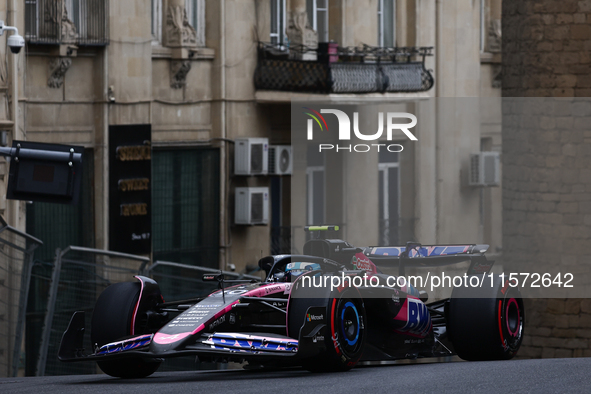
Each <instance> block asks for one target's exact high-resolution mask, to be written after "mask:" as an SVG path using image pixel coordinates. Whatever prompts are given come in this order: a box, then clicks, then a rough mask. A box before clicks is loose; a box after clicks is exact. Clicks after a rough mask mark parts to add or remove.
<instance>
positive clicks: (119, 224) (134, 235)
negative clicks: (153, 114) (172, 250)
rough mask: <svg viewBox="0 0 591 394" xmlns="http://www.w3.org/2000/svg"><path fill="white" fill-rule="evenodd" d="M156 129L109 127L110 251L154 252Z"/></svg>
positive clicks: (136, 126)
mask: <svg viewBox="0 0 591 394" xmlns="http://www.w3.org/2000/svg"><path fill="white" fill-rule="evenodd" d="M151 136H152V129H151V126H150V125H125V126H109V168H110V169H109V249H111V250H115V251H118V252H124V253H134V254H146V253H150V252H151V250H152V215H151V204H152V185H151V179H152V178H151V174H152V145H151V144H152V137H151Z"/></svg>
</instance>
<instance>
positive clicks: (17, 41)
mask: <svg viewBox="0 0 591 394" xmlns="http://www.w3.org/2000/svg"><path fill="white" fill-rule="evenodd" d="M24 46H25V39H24V38H23V36H19V35H18V34H13V35H11V36H10V37H8V47H9V48H10V51H11V52H12V53H14V54H17V53H19V52H20V51H21V48H22V47H24Z"/></svg>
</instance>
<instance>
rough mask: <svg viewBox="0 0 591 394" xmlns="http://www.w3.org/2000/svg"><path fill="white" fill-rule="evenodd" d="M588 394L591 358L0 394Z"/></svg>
mask: <svg viewBox="0 0 591 394" xmlns="http://www.w3.org/2000/svg"><path fill="white" fill-rule="evenodd" d="M198 392H202V393H227V394H231V393H273V394H278V393H292V392H293V393H296V392H297V393H312V392H313V393H339V394H341V393H362V392H367V393H378V392H379V393H389V394H391V393H517V392H519V393H564V392H571V393H588V392H591V358H575V359H544V360H512V361H494V362H452V363H431V364H411V365H389V366H362V367H358V368H355V369H353V370H351V371H349V372H344V373H333V374H312V373H310V372H307V371H303V370H297V369H293V370H282V371H264V370H256V371H246V370H225V371H194V372H161V373H158V372H157V373H155V374H154V375H152V376H150V377H148V378H145V379H137V380H122V379H115V378H111V377H108V376H106V375H78V376H51V377H28V378H2V379H0V393H35V394H45V393H60V394H61V393H77V394H83V393H97V394H99V393H100V394H107V393H108V394H110V393H126V394H127V393H143V394H156V393H175V394H180V393H198Z"/></svg>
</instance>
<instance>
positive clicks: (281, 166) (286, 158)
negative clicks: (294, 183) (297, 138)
mask: <svg viewBox="0 0 591 394" xmlns="http://www.w3.org/2000/svg"><path fill="white" fill-rule="evenodd" d="M292 167H293V160H292V155H291V146H290V145H271V146H270V147H269V174H273V175H291V171H292Z"/></svg>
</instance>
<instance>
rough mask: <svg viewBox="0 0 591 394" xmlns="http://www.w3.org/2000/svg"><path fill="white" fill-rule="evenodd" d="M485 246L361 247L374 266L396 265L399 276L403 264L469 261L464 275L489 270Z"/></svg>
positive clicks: (435, 264) (439, 264)
mask: <svg viewBox="0 0 591 394" xmlns="http://www.w3.org/2000/svg"><path fill="white" fill-rule="evenodd" d="M488 247H489V246H488V245H484V244H471V245H421V244H418V243H414V242H408V243H407V245H406V246H375V247H367V248H364V249H363V252H362V253H363V254H364V255H365V256H367V257H368V258H369V259H371V261H372V262H373V263H374V264H375V265H377V266H380V265H382V266H384V265H390V266H391V265H398V270H399V274H400V275H404V271H405V268H406V267H410V266H412V267H441V266H446V265H451V264H458V263H462V262H465V261H470V267H469V268H468V271H467V274H468V275H472V274H482V273H488V272H489V271H490V269H491V268H492V266H493V264H494V261H489V260H488V259H487V258H486V256H485V255H484V253H485V252H486V251H487V250H488Z"/></svg>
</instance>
